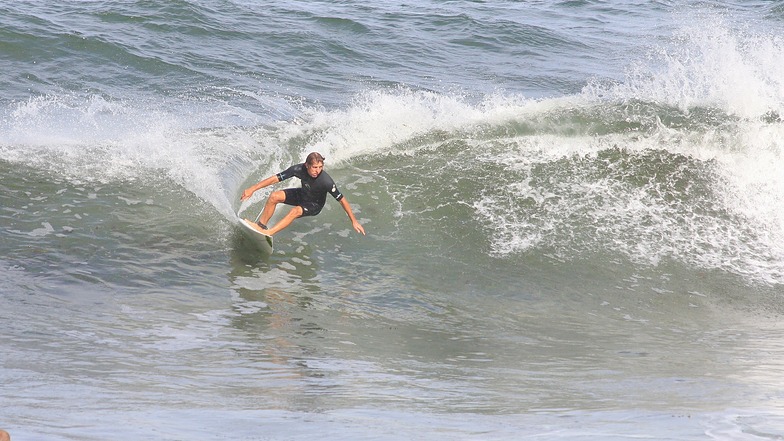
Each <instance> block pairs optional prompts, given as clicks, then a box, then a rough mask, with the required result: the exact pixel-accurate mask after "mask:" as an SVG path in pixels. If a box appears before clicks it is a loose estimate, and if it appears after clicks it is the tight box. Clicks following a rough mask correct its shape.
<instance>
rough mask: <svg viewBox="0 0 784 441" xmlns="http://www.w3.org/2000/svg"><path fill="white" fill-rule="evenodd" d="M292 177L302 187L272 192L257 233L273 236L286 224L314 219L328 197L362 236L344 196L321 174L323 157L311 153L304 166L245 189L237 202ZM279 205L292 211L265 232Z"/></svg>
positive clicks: (257, 227) (322, 172)
mask: <svg viewBox="0 0 784 441" xmlns="http://www.w3.org/2000/svg"><path fill="white" fill-rule="evenodd" d="M291 177H297V178H299V179H300V181H301V182H302V186H301V187H300V188H286V189H284V190H277V191H273V192H272V193H271V194H270V195H269V198H267V202H266V203H265V204H264V210H262V212H261V217H260V218H259V221H258V223H256V224H255V228H256V229H258V230H259V231H261V232H262V233H264V234H266V235H268V236H272V235H273V234H275V233H277V232H278V231H280V230H282V229H284V228H286V227H288V226H289V224H291V222H292V221H293V220H294V219H296V218H298V217H303V216H315V215H317V214H319V213H320V212H321V209H322V208H324V204H325V203H326V201H327V193H329V194H331V195H332V197H334V198H335V200H336V201H338V202H340V206H341V207H343V209H344V210H345V211H346V214H347V215H348V218H349V220H350V221H351V225H352V226H353V227H354V230H356V231H357V233H362V234H363V235H364V234H365V229H364V228H362V225H360V223H359V222H358V221H357V218H356V217H354V213H353V212H352V211H351V205H349V203H348V201H347V200H346V198H345V196H343V194H342V193H341V192H340V190H338V188H337V186H335V181H333V180H332V178H331V177H330V176H329V175H328V174H327V172H325V171H324V157H323V156H321V153H318V152H312V153H310V154H309V155H308V157H307V159H305V162H304V163H302V164H295V165H292V166H291V167H289V168H287V169H286V170H283V171H282V172H280V173H278V174H275V175H273V176H270V177H268V178H266V179H264V180H262V181H260V182H259V183H257V184H255V185H252V186H250V187H248V188H246V189H245V191H243V192H242V196H241V197H240V200H241V201H244V200H247V199H248V198H249V197H251V195H253V193H255V192H256V191H257V190H260V189H262V188H264V187H267V186H270V185H273V184H277V183H278V182H281V181H285V180H286V179H289V178H291ZM280 203H283V204H286V205H292V206H294V208H292V209H291V211H289V212H288V214H287V215H286V216H284V217H283V219H281V220H280V221H278V223H276V224H275V225H274V226H273V227H272V228H267V222H269V220H270V218H272V215H273V214H274V213H275V208H276V207H277V205H278V204H280ZM246 220H247V219H246ZM248 222H249V223H250V224H251V225H254V223H253V221H250V220H248Z"/></svg>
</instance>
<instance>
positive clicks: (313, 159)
mask: <svg viewBox="0 0 784 441" xmlns="http://www.w3.org/2000/svg"><path fill="white" fill-rule="evenodd" d="M324 159H326V158H324V157H323V156H321V153H319V152H310V154H309V155H308V158H307V159H306V160H305V164H307V165H313V164H315V163H317V162H320V163H322V164H323V163H324Z"/></svg>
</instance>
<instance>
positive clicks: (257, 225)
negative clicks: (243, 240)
mask: <svg viewBox="0 0 784 441" xmlns="http://www.w3.org/2000/svg"><path fill="white" fill-rule="evenodd" d="M244 220H245V221H247V222H248V225H250V226H251V227H253V229H254V230H256V231H258V232H259V233H261V234H264V235H267V236H272V234H270V232H269V230H268V229H267V228H266V225H264V224H262V223H261V222H253V221H252V220H250V219H248V218H245V219H244Z"/></svg>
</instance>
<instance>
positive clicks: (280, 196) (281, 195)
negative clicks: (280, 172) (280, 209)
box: [269, 190, 286, 204]
mask: <svg viewBox="0 0 784 441" xmlns="http://www.w3.org/2000/svg"><path fill="white" fill-rule="evenodd" d="M269 201H270V202H274V203H276V204H282V203H283V202H286V192H285V191H283V190H277V191H273V192H272V193H270V197H269Z"/></svg>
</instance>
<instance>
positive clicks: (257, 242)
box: [240, 218, 272, 256]
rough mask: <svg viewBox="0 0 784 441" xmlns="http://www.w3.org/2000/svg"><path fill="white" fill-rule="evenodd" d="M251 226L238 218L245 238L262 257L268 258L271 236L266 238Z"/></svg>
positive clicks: (270, 251)
mask: <svg viewBox="0 0 784 441" xmlns="http://www.w3.org/2000/svg"><path fill="white" fill-rule="evenodd" d="M252 225H253V224H252V223H251V222H249V221H247V220H245V219H242V218H240V227H242V228H241V229H242V233H243V234H245V237H247V238H248V239H250V241H251V242H252V243H253V245H254V246H255V247H256V248H258V249H259V250H260V251H261V252H262V253H264V255H266V256H269V255H270V254H272V236H267V235H266V234H263V233H262V232H261V231H259V230H257V229H255V228H253V226H252Z"/></svg>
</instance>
